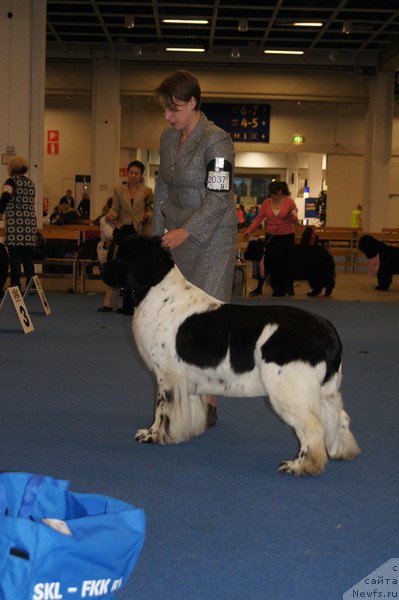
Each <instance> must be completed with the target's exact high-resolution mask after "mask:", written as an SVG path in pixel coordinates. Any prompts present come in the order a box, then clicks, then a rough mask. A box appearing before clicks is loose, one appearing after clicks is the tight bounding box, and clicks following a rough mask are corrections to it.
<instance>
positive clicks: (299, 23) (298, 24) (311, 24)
mask: <svg viewBox="0 0 399 600" xmlns="http://www.w3.org/2000/svg"><path fill="white" fill-rule="evenodd" d="M293 26H294V27H323V23H317V22H316V21H313V22H306V21H297V22H296V23H293Z"/></svg>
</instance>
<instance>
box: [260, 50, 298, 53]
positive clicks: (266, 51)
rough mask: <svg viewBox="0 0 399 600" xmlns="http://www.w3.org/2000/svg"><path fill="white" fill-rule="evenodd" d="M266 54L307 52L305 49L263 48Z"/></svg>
mask: <svg viewBox="0 0 399 600" xmlns="http://www.w3.org/2000/svg"><path fill="white" fill-rule="evenodd" d="M263 53H264V54H305V53H304V51H303V50H263Z"/></svg>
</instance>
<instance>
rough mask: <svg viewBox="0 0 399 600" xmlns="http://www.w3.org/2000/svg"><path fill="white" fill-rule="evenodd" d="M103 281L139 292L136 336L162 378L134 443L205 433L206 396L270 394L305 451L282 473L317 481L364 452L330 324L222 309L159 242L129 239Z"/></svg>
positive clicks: (300, 314) (280, 312)
mask: <svg viewBox="0 0 399 600" xmlns="http://www.w3.org/2000/svg"><path fill="white" fill-rule="evenodd" d="M103 278H104V281H105V283H107V284H108V285H110V286H112V287H129V288H130V289H132V290H133V295H134V299H135V304H136V309H135V312H134V317H133V334H134V337H135V340H136V343H137V346H138V349H139V351H140V354H141V356H142V358H143V359H144V361H145V363H146V365H147V366H148V368H149V369H150V371H152V372H153V373H154V374H155V377H156V380H157V399H156V406H155V415H154V421H153V423H152V425H151V426H150V427H149V428H148V429H139V430H138V431H137V433H136V440H137V441H139V442H155V443H158V444H176V443H179V442H184V441H186V440H189V439H190V438H191V437H193V436H196V435H199V434H201V433H203V432H204V431H205V430H206V428H207V395H209V394H219V395H223V396H238V397H241V396H243V397H244V396H245V397H251V396H261V395H263V396H268V398H269V400H270V403H271V405H272V407H273V409H274V410H275V411H276V413H277V414H278V415H279V416H280V417H281V419H283V421H285V422H286V423H287V424H288V425H289V426H291V427H293V429H294V430H295V433H296V435H297V437H298V440H299V451H298V454H297V455H296V456H295V457H294V458H293V460H286V461H284V462H283V463H282V464H281V465H280V471H282V472H286V473H293V474H295V475H303V474H311V475H316V474H318V473H320V472H322V471H323V470H324V468H325V467H326V464H327V460H328V456H329V457H330V458H334V459H345V460H349V459H353V458H355V456H356V455H357V454H358V453H359V447H358V445H357V443H356V441H355V438H354V437H353V435H352V433H351V431H350V429H349V417H348V415H347V413H346V412H345V411H344V409H343V404H342V398H341V394H340V383H341V359H342V344H341V340H340V338H339V337H338V334H337V332H336V330H335V328H334V326H333V325H332V324H331V323H330V322H329V321H327V320H326V319H324V318H322V317H320V316H318V315H315V314H311V313H309V312H306V311H304V310H300V309H298V308H293V307H289V306H259V305H258V306H246V305H233V304H226V303H223V302H221V301H219V300H217V299H215V298H212V297H211V296H209V295H208V294H206V293H205V292H203V291H202V290H200V289H199V288H197V287H196V286H194V285H192V284H191V283H190V282H189V281H187V279H185V278H184V277H183V275H182V273H181V272H180V271H179V269H178V268H177V267H176V265H175V264H174V262H173V260H172V258H171V256H170V254H169V252H168V251H166V250H165V249H163V248H162V247H161V240H160V238H157V237H152V238H147V237H143V236H129V237H128V238H126V239H125V240H124V242H123V243H122V244H121V245H120V247H119V249H118V253H117V256H116V259H115V260H113V261H111V262H109V263H107V266H106V268H105V269H104V272H103Z"/></svg>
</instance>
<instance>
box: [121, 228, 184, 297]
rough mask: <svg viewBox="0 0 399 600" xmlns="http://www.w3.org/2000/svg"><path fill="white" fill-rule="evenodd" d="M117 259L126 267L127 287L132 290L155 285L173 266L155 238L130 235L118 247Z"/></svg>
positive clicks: (167, 253)
mask: <svg viewBox="0 0 399 600" xmlns="http://www.w3.org/2000/svg"><path fill="white" fill-rule="evenodd" d="M117 258H118V260H120V261H121V262H122V263H124V264H127V265H128V271H127V285H128V287H131V288H132V289H148V288H150V287H152V286H154V285H157V284H158V283H159V282H160V281H162V279H163V278H164V277H165V275H166V274H167V273H168V272H169V271H170V269H172V268H173V265H174V262H173V259H172V257H171V256H170V254H169V252H168V251H167V250H165V249H164V248H162V245H161V238H160V237H157V236H153V237H146V236H141V235H130V236H129V237H127V238H126V239H125V240H124V241H123V242H122V244H121V245H120V247H119V250H118V254H117Z"/></svg>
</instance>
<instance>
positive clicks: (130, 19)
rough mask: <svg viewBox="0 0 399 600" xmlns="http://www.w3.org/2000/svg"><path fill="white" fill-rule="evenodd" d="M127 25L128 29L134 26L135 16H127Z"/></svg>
mask: <svg viewBox="0 0 399 600" xmlns="http://www.w3.org/2000/svg"><path fill="white" fill-rule="evenodd" d="M125 27H126V28H127V29H133V28H134V17H131V16H127V17H125Z"/></svg>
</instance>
